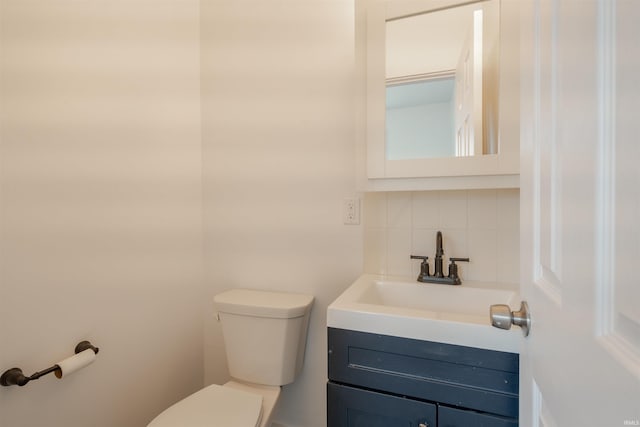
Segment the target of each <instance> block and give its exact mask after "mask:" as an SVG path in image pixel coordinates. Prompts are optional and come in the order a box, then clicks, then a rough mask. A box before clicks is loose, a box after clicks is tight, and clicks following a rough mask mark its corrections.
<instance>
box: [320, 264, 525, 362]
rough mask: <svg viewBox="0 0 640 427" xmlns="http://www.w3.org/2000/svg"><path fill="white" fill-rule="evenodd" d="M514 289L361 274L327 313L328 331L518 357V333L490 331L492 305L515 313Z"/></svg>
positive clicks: (477, 283) (516, 303) (476, 283)
mask: <svg viewBox="0 0 640 427" xmlns="http://www.w3.org/2000/svg"><path fill="white" fill-rule="evenodd" d="M512 288H513V287H508V286H499V285H496V284H490V283H480V282H463V283H462V285H460V286H452V285H441V284H433V283H419V282H417V281H415V279H413V278H397V277H395V278H394V277H386V276H377V275H371V274H365V275H362V276H360V278H358V280H356V281H355V282H354V283H353V284H352V285H351V286H350V287H349V288H348V289H347V290H346V291H344V292H343V293H342V295H340V296H339V297H338V298H337V299H336V300H335V301H334V302H333V303H332V304H331V305H330V306H329V308H328V309H327V325H328V326H329V327H333V328H341V329H351V330H355V331H361V332H370V333H377V334H383V335H392V336H399V337H404V338H413V339H420V340H425V341H435V342H443V343H447V344H457V345H463V346H469V347H476V348H485V349H489V350H498V351H507V352H510V353H518V352H519V351H518V349H519V345H520V339H521V337H522V333H521V332H520V328H518V327H513V328H512V329H511V330H509V331H505V330H502V329H497V328H494V327H492V326H491V321H490V319H489V307H490V306H491V304H507V305H509V306H511V307H512V309H516V308H518V307H519V306H520V297H519V295H518V292H517V291H514V290H513V289H512Z"/></svg>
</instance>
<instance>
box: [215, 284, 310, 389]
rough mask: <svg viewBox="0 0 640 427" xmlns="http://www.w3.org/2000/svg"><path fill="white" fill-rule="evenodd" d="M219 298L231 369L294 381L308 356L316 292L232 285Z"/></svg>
mask: <svg viewBox="0 0 640 427" xmlns="http://www.w3.org/2000/svg"><path fill="white" fill-rule="evenodd" d="M214 302H215V306H216V309H217V310H218V314H219V319H220V322H221V324H222V333H223V335H224V343H225V348H226V352H227V363H228V365H229V373H230V375H231V376H232V377H233V378H235V379H238V380H241V381H245V382H250V383H255V384H264V385H273V386H279V385H285V384H289V383H292V382H293V381H294V379H295V378H296V376H297V375H298V373H299V372H300V370H301V369H302V363H303V361H304V350H305V346H306V342H307V327H308V325H309V313H310V311H311V306H312V304H313V297H312V296H309V295H302V294H294V293H283V292H269V291H258V290H250V289H233V290H230V291H226V292H223V293H221V294H218V295H216V296H215V297H214Z"/></svg>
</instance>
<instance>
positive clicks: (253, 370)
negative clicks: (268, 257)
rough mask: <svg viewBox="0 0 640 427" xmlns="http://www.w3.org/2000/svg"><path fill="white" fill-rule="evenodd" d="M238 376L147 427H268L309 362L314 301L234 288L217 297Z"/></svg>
mask: <svg viewBox="0 0 640 427" xmlns="http://www.w3.org/2000/svg"><path fill="white" fill-rule="evenodd" d="M214 301H215V306H216V309H217V310H218V315H219V319H220V322H221V323H222V332H223V335H224V342H225V347H226V352H227V362H228V364H229V373H230V374H231V377H232V378H233V380H232V381H229V382H228V383H226V384H225V385H223V386H220V385H215V384H214V385H211V386H209V387H205V388H204V389H202V390H200V391H198V392H196V393H194V394H192V395H191V396H188V397H186V398H184V399H183V400H181V401H180V402H178V403H176V404H174V405H173V406H171V407H169V408H168V409H166V410H165V411H164V412H162V413H161V414H160V415H158V416H157V417H156V418H155V419H154V420H153V421H151V423H150V424H149V425H148V426H147V427H267V426H269V425H270V424H271V416H272V414H273V409H274V408H275V406H276V404H277V403H278V399H279V397H280V387H281V386H283V385H286V384H289V383H292V382H293V381H294V379H295V378H296V376H297V375H298V373H299V372H300V370H301V369H302V362H303V360H304V349H305V345H306V341H307V326H308V325H309V312H310V311H311V305H312V304H313V297H312V296H309V295H301V294H290V293H282V292H266V291H256V290H248V289H233V290H230V291H227V292H223V293H221V294H219V295H216V296H215V298H214Z"/></svg>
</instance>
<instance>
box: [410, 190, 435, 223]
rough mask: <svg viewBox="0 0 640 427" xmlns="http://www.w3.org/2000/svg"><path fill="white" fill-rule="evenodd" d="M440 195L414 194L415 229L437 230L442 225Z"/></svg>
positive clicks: (417, 192) (418, 192)
mask: <svg viewBox="0 0 640 427" xmlns="http://www.w3.org/2000/svg"><path fill="white" fill-rule="evenodd" d="M438 204H439V200H438V193H437V192H435V191H416V192H414V193H413V200H412V208H413V228H436V227H438V226H439V224H440V218H439V214H440V208H439V207H438Z"/></svg>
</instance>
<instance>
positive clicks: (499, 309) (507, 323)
mask: <svg viewBox="0 0 640 427" xmlns="http://www.w3.org/2000/svg"><path fill="white" fill-rule="evenodd" d="M511 325H516V326H520V328H521V329H522V333H523V334H524V336H525V337H526V336H527V335H529V331H530V330H531V314H530V313H529V306H528V305H527V302H526V301H522V303H520V310H518V311H511V308H509V306H508V305H505V304H494V305H492V306H491V326H494V327H496V328H500V329H511Z"/></svg>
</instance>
